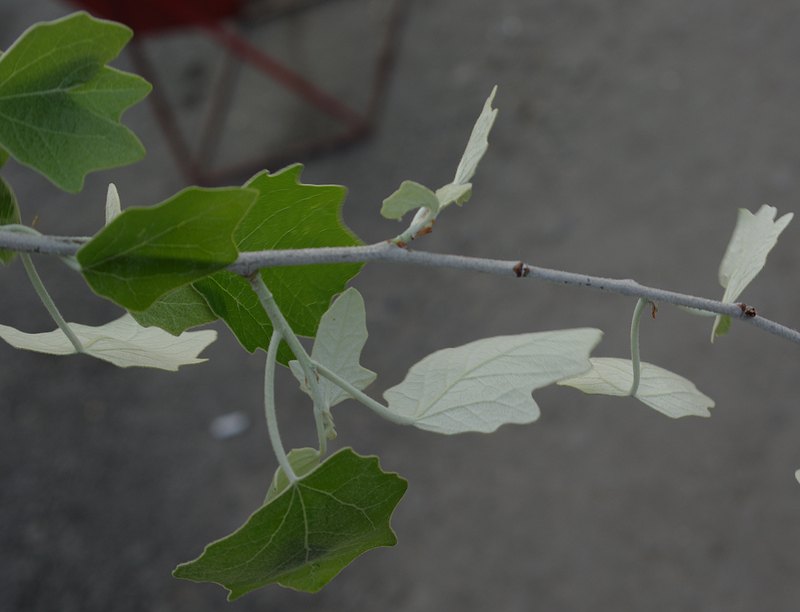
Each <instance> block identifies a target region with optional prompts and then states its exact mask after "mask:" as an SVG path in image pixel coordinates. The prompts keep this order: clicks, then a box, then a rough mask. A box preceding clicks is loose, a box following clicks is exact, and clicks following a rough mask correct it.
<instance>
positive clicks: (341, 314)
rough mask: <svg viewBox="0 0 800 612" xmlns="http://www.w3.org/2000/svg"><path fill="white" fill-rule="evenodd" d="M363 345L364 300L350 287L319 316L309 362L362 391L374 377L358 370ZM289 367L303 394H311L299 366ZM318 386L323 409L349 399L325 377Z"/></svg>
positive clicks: (364, 325)
mask: <svg viewBox="0 0 800 612" xmlns="http://www.w3.org/2000/svg"><path fill="white" fill-rule="evenodd" d="M366 342H367V323H366V312H365V309H364V298H362V297H361V294H360V293H359V292H358V291H357V290H356V289H354V288H352V287H351V288H349V289H348V290H347V291H345V292H344V293H342V294H341V295H340V296H339V297H338V298H336V300H335V301H334V302H333V304H331V307H330V308H329V309H328V311H327V312H326V313H325V314H324V315H323V316H322V321H320V324H319V329H318V330H317V337H316V339H315V340H314V347H313V348H312V350H311V359H313V360H314V361H316V362H317V363H321V364H322V365H324V366H325V367H327V368H328V369H330V370H332V371H333V372H335V373H336V374H338V375H339V376H341V377H342V378H344V379H345V380H346V381H348V382H349V383H350V384H352V385H353V386H354V387H355V388H356V389H365V388H367V387H368V386H369V385H370V384H371V383H372V382H373V381H374V380H375V377H376V376H377V375H376V374H375V372H372V371H371V370H368V369H366V368H364V367H362V366H361V364H360V363H359V359H360V358H361V351H362V350H363V348H364V345H365V344H366ZM289 367H290V368H291V370H292V374H294V376H295V378H296V379H297V380H298V381H299V382H300V387H301V388H302V389H303V391H305V392H306V393H308V394H309V395H311V391H310V389H309V388H308V386H307V384H306V377H305V374H304V372H303V368H301V367H300V364H299V363H298V362H297V361H292V362H290V363H289ZM319 386H320V390H321V392H322V397H323V399H324V401H325V407H326V408H331V407H332V406H335V405H336V404H338V403H339V402H341V401H344V400H346V399H347V398H348V397H350V396H349V394H348V393H347V392H346V391H344V390H342V389H341V388H340V387H339V386H337V385H335V384H334V383H332V382H331V381H329V380H328V379H326V378H323V379H320V381H319Z"/></svg>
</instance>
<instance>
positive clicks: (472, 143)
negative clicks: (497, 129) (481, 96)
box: [451, 86, 497, 185]
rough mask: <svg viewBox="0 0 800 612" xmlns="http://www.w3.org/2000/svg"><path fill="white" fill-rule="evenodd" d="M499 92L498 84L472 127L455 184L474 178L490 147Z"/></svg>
mask: <svg viewBox="0 0 800 612" xmlns="http://www.w3.org/2000/svg"><path fill="white" fill-rule="evenodd" d="M496 93H497V86H495V87H494V88H493V89H492V93H490V94H489V97H488V98H487V99H486V102H485V103H484V105H483V110H482V111H481V114H480V115H479V116H478V120H477V121H476V122H475V126H474V127H473V128H472V134H470V137H469V141H468V142H467V148H466V149H465V150H464V154H463V155H462V156H461V161H460V162H459V163H458V168H457V169H456V175H455V178H453V182H452V183H451V184H453V185H466V184H467V183H469V182H470V181H471V180H472V177H473V176H474V175H475V170H477V168H478V163H479V162H480V161H481V158H482V157H483V155H484V153H486V150H487V149H488V148H489V132H491V131H492V126H493V125H494V120H495V119H496V118H497V109H496V108H492V102H493V101H494V96H495V94H496Z"/></svg>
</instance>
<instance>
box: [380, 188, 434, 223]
mask: <svg viewBox="0 0 800 612" xmlns="http://www.w3.org/2000/svg"><path fill="white" fill-rule="evenodd" d="M420 207H422V208H428V209H430V210H431V212H433V213H437V212H439V198H437V197H436V194H435V193H434V192H433V191H431V190H430V189H428V188H427V187H425V185H421V184H419V183H415V182H414V181H403V182H402V183H400V187H398V188H397V190H396V191H395V192H394V193H393V194H392V195H390V196H389V197H388V198H386V199H385V200H384V201H383V206H381V215H382V216H384V217H385V218H387V219H402V218H403V215H405V214H406V213H407V212H409V211H411V210H416V209H417V208H420Z"/></svg>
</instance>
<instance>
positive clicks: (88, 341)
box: [0, 314, 217, 371]
mask: <svg viewBox="0 0 800 612" xmlns="http://www.w3.org/2000/svg"><path fill="white" fill-rule="evenodd" d="M69 326H70V328H71V329H72V331H73V332H74V333H75V335H76V336H77V337H78V339H79V340H80V341H81V344H82V345H83V348H84V352H85V353H86V354H87V355H91V356H92V357H97V358H98V359H102V360H103V361H108V362H110V363H113V364H114V365H116V366H119V367H121V368H127V367H130V366H139V367H144V368H159V369H161V370H173V371H174V370H177V369H178V368H179V367H180V366H182V365H189V364H194V363H201V362H203V361H206V360H205V359H199V358H198V357H197V356H198V355H199V354H200V352H201V351H202V350H203V349H204V348H206V347H207V346H208V345H209V344H211V343H212V342H213V341H214V340H215V339H216V337H217V332H215V331H213V330H203V331H197V332H186V333H184V334H181V335H180V336H178V337H177V338H176V337H174V336H171V335H170V334H168V333H166V332H165V331H162V330H160V329H156V328H150V329H146V328H144V327H142V326H140V325H138V324H137V323H136V321H134V320H133V318H132V317H131V316H130V315H129V314H125V315H123V316H122V317H120V318H119V319H117V320H116V321H111V322H110V323H106V324H105V325H100V326H99V327H92V326H90V325H81V324H80V323H70V324H69ZM0 338H2V339H3V340H5V341H6V342H8V343H9V344H10V345H11V346H13V347H16V348H18V349H25V350H28V351H36V352H37V353H48V354H50V355H72V354H74V353H75V352H76V351H75V347H74V346H72V343H70V341H69V339H68V338H67V336H66V335H64V332H62V331H61V330H60V329H56V330H54V331H51V332H45V333H40V334H28V333H25V332H21V331H19V330H18V329H14V328H13V327H8V326H7V325H0Z"/></svg>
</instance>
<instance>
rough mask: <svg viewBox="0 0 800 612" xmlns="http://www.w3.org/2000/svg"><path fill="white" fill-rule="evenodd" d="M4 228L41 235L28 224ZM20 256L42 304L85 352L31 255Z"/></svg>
mask: <svg viewBox="0 0 800 612" xmlns="http://www.w3.org/2000/svg"><path fill="white" fill-rule="evenodd" d="M3 229H4V230H8V231H12V232H19V233H21V234H32V235H35V236H40V235H41V234H39V232H37V231H36V230H35V229H33V228H32V227H27V226H26V225H17V224H13V225H4V226H3ZM19 258H20V260H22V266H23V267H24V268H25V273H26V274H27V275H28V279H29V280H30V281H31V285H33V289H34V291H36V295H38V296H39V299H40V300H42V304H44V307H45V308H46V309H47V312H48V313H50V316H51V317H52V319H53V321H55V323H56V325H58V328H59V329H60V330H61V331H62V332H64V335H65V336H66V337H67V338H68V339H69V341H70V343H71V344H72V346H73V347H75V351H76V352H78V353H84V352H85V350H84V348H83V344H82V343H81V341H80V340H79V339H78V336H76V335H75V332H73V331H72V328H71V327H70V326H69V323H67V322H66V320H65V319H64V317H62V316H61V313H60V312H59V310H58V307H57V306H56V303H55V302H54V301H53V298H51V297H50V294H49V293H48V292H47V289H46V288H45V286H44V283H43V282H42V279H41V277H40V276H39V273H38V272H37V271H36V266H34V265H33V260H32V259H31V256H30V255H28V254H27V253H20V254H19Z"/></svg>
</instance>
